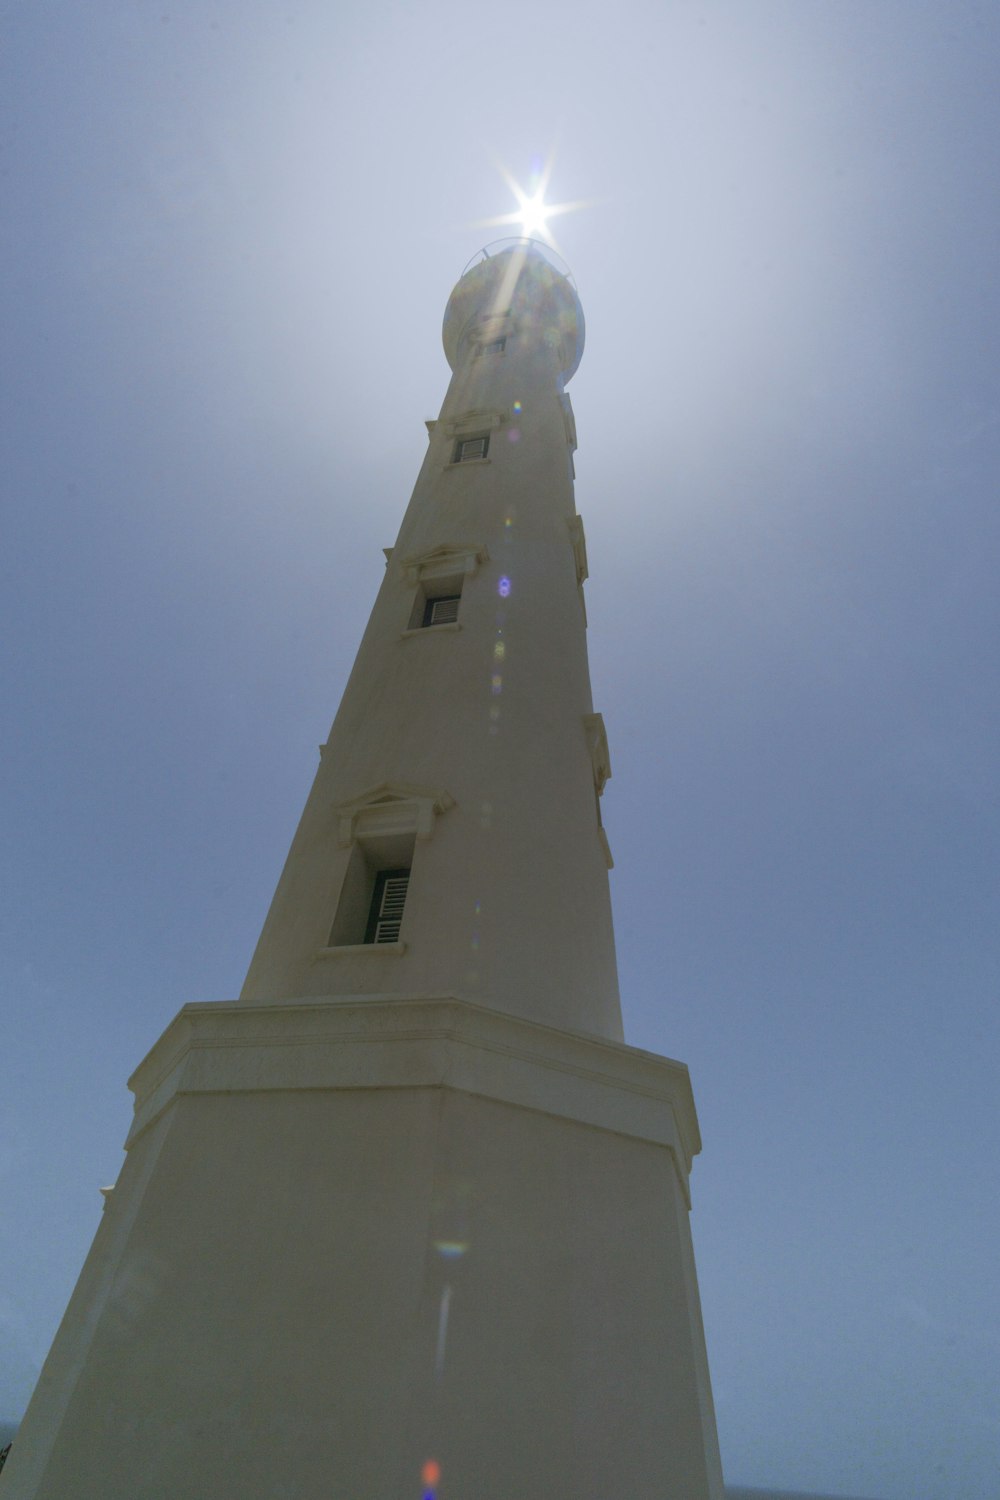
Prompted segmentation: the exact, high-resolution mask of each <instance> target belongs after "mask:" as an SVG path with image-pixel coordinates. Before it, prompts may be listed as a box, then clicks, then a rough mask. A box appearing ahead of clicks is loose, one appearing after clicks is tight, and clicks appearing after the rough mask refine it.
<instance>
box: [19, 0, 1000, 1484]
mask: <svg viewBox="0 0 1000 1500" xmlns="http://www.w3.org/2000/svg"><path fill="white" fill-rule="evenodd" d="M4 30H5V33H6V39H5V47H4V54H5V61H4V62H3V65H2V66H3V69H4V76H3V80H2V88H0V97H2V99H3V101H4V102H3V105H2V112H3V113H2V127H3V128H2V139H0V171H2V174H3V192H2V204H3V207H2V209H0V213H2V219H3V223H2V235H3V259H4V264H5V273H4V277H3V281H2V286H0V295H2V297H3V301H4V307H3V329H4V336H3V341H2V343H3V347H2V351H0V359H2V378H3V382H4V392H3V415H2V418H0V420H2V423H3V433H2V436H3V452H4V464H3V471H4V472H3V494H2V506H3V530H2V541H3V545H2V553H0V567H2V570H3V589H2V597H0V611H2V614H3V620H2V624H3V640H4V643H5V651H4V654H3V663H2V672H3V683H2V703H3V715H2V723H0V733H2V741H3V743H2V753H3V762H4V766H5V775H4V778H3V787H2V796H3V823H4V830H5V837H4V840H3V848H2V853H0V859H2V864H0V870H2V878H3V883H4V900H3V902H2V905H0V912H2V917H0V921H2V927H3V944H2V956H0V983H2V996H3V1001H2V1003H3V1027H4V1030H3V1037H4V1061H5V1067H4V1074H5V1077H4V1089H3V1093H2V1098H0V1125H2V1134H0V1191H2V1194H3V1204H4V1213H3V1216H2V1219H0V1417H2V1416H4V1415H7V1414H9V1415H10V1416H11V1417H12V1418H16V1417H17V1416H18V1415H19V1413H20V1410H21V1409H22V1408H23V1405H24V1402H25V1401H26V1399H27V1395H28V1393H29V1391H30V1387H31V1384H32V1382H33V1379H34V1376H35V1374H36V1373H37V1368H38V1364H39V1362H40V1360H41V1359H42V1358H43V1357H44V1353H45V1351H46V1349H47V1347H48V1344H49V1341H50V1339H51V1336H52V1334H53V1332H54V1329H55V1327H56V1324H57V1322H58V1319H59V1317H60V1316H61V1313H62V1310H63V1307H64V1306H65V1302H66V1299H67V1297H68V1294H69V1291H70V1289H71V1287H72V1284H73V1282H74V1280H75V1277H76V1274H77V1272H78V1270H79V1267H80V1264H81V1263H82V1259H83V1256H84V1254H85V1252H86V1248H87V1246H88V1244H89V1242H90V1239H91V1236H92V1234H93V1231H94V1228H95V1226H96V1222H97V1219H98V1215H99V1211H100V1199H99V1196H98V1193H97V1188H98V1187H99V1186H100V1185H101V1184H103V1183H107V1182H110V1181H112V1180H113V1179H114V1177H115V1175H116V1173H117V1170H118V1165H119V1162H120V1159H121V1158H120V1147H121V1142H122V1140H123V1138H124V1135H125V1133H126V1130H127V1126H128V1119H129V1098H128V1095H127V1093H126V1090H125V1079H126V1077H127V1076H128V1074H129V1073H130V1072H131V1071H132V1069H133V1067H134V1066H135V1064H136V1063H137V1062H138V1060H139V1059H140V1058H141V1057H142V1055H143V1054H144V1052H145V1051H146V1050H147V1049H148V1047H149V1046H150V1045H151V1044H152V1042H153V1041H154V1040H155V1038H156V1036H157V1035H158V1034H159V1032H160V1031H161V1030H162V1029H163V1027H164V1026H165V1025H166V1023H167V1021H168V1020H169V1019H170V1017H171V1016H172V1015H173V1014H174V1013H175V1012H176V1010H177V1009H178V1008H179V1007H180V1006H181V1005H182V1004H183V1003H185V1002H186V1001H188V1000H208V999H225V998H229V997H232V996H234V995H235V994H236V992H237V991H238V989H239V986H240V984H241V982H242V978H243V974H244V972H245V969H246V965H247V963H248V962H249V958H250V954H251V952H252V949H253V945H254V942H255V940H256V937H257V934H258V931H259V927H260V923H261V921H262V920H263V916H264V913H265V911H266V908H267V905H268V903H269V900H270V896H271V894H272V891H273V888H274V884H275V882H276V880H277V877H278V873H279V871H280V868H281V864H282V861H283V859H284V855H285V852H286V850H287V846H288V842H289V840H290V838H291V834H292V831H293V829H294V826H295V823H296V821H297V818H298V815H299V812H300V810H301V806H302V803H303V801H304V798H305V795H306V792H307V790H308V786H309V783H310V781H311V778H312V774H313V771H314V767H315V761H316V745H317V744H318V743H319V741H320V740H322V739H324V738H325V736H326V733H327V730H328V727H329V722H330V720H331V718H332V716H333V714H334V712H335V709H336V706H337V702H338V699H339V695H340V692H341V689H342V687H343V683H344V680H345V677H346V674H347V672H348V670H349V668H350V665H351V662H352V660H353V655H354V651H355V649H356V646H357V643H358V641H359V639H360V635H361V632H362V629H363V626H364V623H365V620H366V618H367V614H368V610H369V608H370V605H371V602H372V600H373V598H374V593H375V589H376V587H377V585H378V581H379V576H380V573H381V570H382V563H383V559H382V553H381V548H382V547H383V546H388V545H391V543H392V541H393V538H394V536H395V532H396V528H397V526H398V523H399V520H400V518H401V516H402V513H403V510H404V508H405V505H406V501H407V499H408V496H409V491H410V488H411V486H412V483H413V481H414V479H415V477H416V472H417V468H418V466H419V463H420V460H421V457H422V452H423V447H424V443H425V433H424V428H423V420H424V418H426V417H430V416H434V415H435V414H436V411H437V408H438V406H439V404H440V401H441V398H442V396H443V393H444V389H445V385H446V382H447V375H448V371H447V366H446V363H445V360H444V356H443V353H442V351H441V346H440V320H441V315H442V313H443V310H444V305H445V301H446V299H447V296H448V293H449V291H450V288H451V286H452V284H453V282H454V281H455V280H456V278H457V276H458V274H459V272H460V271H461V270H462V268H463V266H464V265H465V263H466V261H467V260H468V259H469V257H470V256H471V255H472V254H473V253H474V251H475V250H476V249H477V248H478V247H479V245H481V244H482V243H483V242H484V240H485V239H487V238H491V237H492V235H491V233H490V231H483V230H480V229H477V228H475V227H473V226H474V225H475V223H476V222H477V221H480V220H483V219H485V218H487V217H489V216H490V215H494V214H499V213H503V212H505V211H507V210H508V209H509V208H510V207H512V206H513V205H512V203H511V201H510V195H509V193H508V190H507V188H506V186H505V185H504V181H503V179H502V176H501V173H500V171H499V166H504V167H506V168H507V169H508V170H509V171H511V172H512V173H513V174H514V176H515V177H519V178H520V179H521V180H522V181H523V180H526V179H527V177H528V174H529V172H530V170H531V166H532V163H533V161H534V160H535V159H536V158H539V157H541V158H550V157H551V159H552V178H551V192H552V196H553V197H554V198H556V199H557V200H577V199H585V200H589V201H591V203H592V206H590V207H589V208H587V209H585V210H581V211H580V212H578V213H576V214H574V215H567V216H565V217H563V218H561V219H559V220H557V221H554V224H553V228H554V230H555V232H556V234H557V238H558V241H559V245H560V248H561V249H562V251H563V253H564V254H565V256H566V258H567V259H568V260H569V262H570V264H571V266H572V268H573V270H574V273H575V276H576V280H577V283H578V285H579V289H580V294H581V298H582V301H583V305H584V308H585V312H586V316H587V348H586V352H585V354H584V358H583V363H582V365H581V368H580V371H579V373H578V375H577V376H576V378H575V380H574V382H573V386H572V395H573V402H574V407H575V410H576V416H577V426H578V431H579V439H580V451H579V453H578V455H577V476H578V482H577V503H578V507H579V509H580V512H581V514H582V515H583V516H584V519H585V522H586V527H587V540H588V551H589V556H590V568H591V579H590V582H589V584H588V586H587V587H588V614H589V619H590V649H591V663H592V674H593V680H594V696H595V706H596V707H597V708H598V709H600V710H601V711H602V712H603V714H604V717H605V720H606V723H607V726H608V733H609V739H610V745H611V754H612V764H613V768H614V777H613V780H612V781H611V783H610V785H609V787H608V790H607V793H606V795H605V798H604V816H605V823H606V826H607V829H608V834H609V838H610V841H611V846H612V849H613V851H614V854H615V859H616V868H615V871H614V874H613V877H612V881H613V887H612V890H613V899H614V904H615V918H616V932H617V939H618V948H619V967H620V973H621V983H622V995H623V1005H624V1012H625V1023H626V1035H627V1037H628V1039H629V1040H630V1041H631V1042H633V1043H635V1044H637V1045H640V1046H644V1047H648V1048H651V1049H652V1050H655V1051H658V1052H663V1053H666V1054H668V1055H671V1056H674V1057H680V1058H683V1059H684V1060H685V1061H686V1062H687V1063H688V1064H689V1066H690V1067H691V1070H692V1076H693V1080H694V1085H695V1092H696V1098H697V1101H698V1107H699V1114H700V1118H701V1126H702V1134H703V1137H704V1143H705V1149H704V1153H703V1156H702V1157H701V1158H700V1159H699V1161H698V1162H697V1163H696V1166H695V1173H694V1180H693V1187H694V1216H693V1227H694V1234H695V1244H696V1251H697V1257H698V1266H699V1275H700V1280H701V1289H702V1298H703V1303H704V1311H705V1319H706V1327H707V1334H708V1342H709V1355H710V1361H711V1367H712V1374H713V1382H714V1387H715V1394H716V1401H717V1408H718V1418H719V1430H720V1438H721V1442H722V1448H723V1459H724V1463H725V1467H726V1473H727V1477H728V1478H729V1479H730V1481H732V1482H733V1483H744V1484H768V1483H769V1484H773V1485H777V1486H780V1487H783V1488H787V1489H814V1490H822V1491H824V1492H828V1493H838V1492H839V1493H843V1494H856V1495H858V1494H860V1495H870V1496H875V1497H879V1500H987V1497H992V1496H993V1495H994V1494H995V1482H996V1480H995V1476H996V1474H997V1472H1000V1409H998V1405H997V1397H996V1381H995V1372H996V1369H997V1366H998V1345H1000V1274H998V1271H997V1256H996V1250H995V1247H996V1244H997V1242H998V1240H1000V1210H998V1206H997V1205H998V1195H997V1161H998V1159H1000V1139H998V1135H1000V1131H998V1124H997V1111H996V1103H995V1095H996V1081H997V1063H998V1040H1000V1035H998V1033H1000V1023H998V1019H997V1005H996V997H997V989H998V969H1000V942H998V923H997V918H996V910H997V884H998V863H997V829H998V812H997V800H996V779H997V778H996V763H997V751H998V739H1000V707H998V686H1000V684H998V675H1000V674H998V650H997V641H998V636H1000V631H998V623H1000V622H998V595H997V584H996V576H997V544H998V539H1000V516H998V510H997V503H996V497H997V477H998V468H1000V464H998V459H1000V394H998V389H997V386H998V379H997V362H996V349H997V331H998V330H997V324H998V315H1000V291H998V284H997V275H996V267H997V263H998V253H1000V243H998V241H1000V234H998V228H1000V211H998V204H997V194H996V182H997V180H998V176H1000V163H998V160H997V158H998V154H1000V96H998V93H997V89H996V82H995V80H996V76H997V68H998V63H1000V11H997V9H996V8H995V7H994V6H990V5H979V4H964V3H957V0H956V3H948V4H944V3H939V4H927V3H922V0H907V3H905V4H902V3H895V0H866V3H864V4H858V3H852V0H841V3H837V4H832V3H806V0H800V3H794V4H793V3H763V0H761V3H756V0H744V3H742V4H723V3H717V4H705V5H697V4H694V3H690V4H679V5H670V4H663V3H660V4H649V5H645V4H639V3H634V0H626V3H624V4H622V5H619V6H616V7H613V8H608V7H607V6H597V5H593V4H586V3H578V4H575V5H573V6H570V5H568V4H567V5H563V4H537V5H526V4H518V3H514V4H512V5H508V6H507V7H505V8H504V9H503V11H502V12H492V13H490V14H486V13H476V12H474V11H470V10H469V8H468V7H466V6H459V5H457V4H449V3H438V0H430V3H429V4H427V5H424V6H421V7H415V6H410V5H407V4H402V3H400V4H395V5H379V4H371V5H368V6H365V7H361V6H353V5H346V4H345V5H341V6H336V7H334V6H329V5H325V4H321V3H318V0H311V3H301V4H298V3H294V0H288V3H287V4H285V5H283V6H276V5H270V4H269V5H264V4H260V3H258V0H243V3H241V4H239V5H237V4H235V3H233V0H220V3H218V4H214V3H206V0H202V3H199V4H197V5H196V4H190V3H181V4H172V3H169V0H160V3H158V4H155V5H154V4H147V3H145V0H132V3H129V4H118V3H114V4H113V3H110V0H100V3H97V4H95V5H92V6H87V7H78V6H72V5H68V4H65V3H63V4H59V3H47V0H33V3H31V4H24V3H21V4H17V3H12V4H9V5H8V6H7V7H6V16H5V22H4Z"/></svg>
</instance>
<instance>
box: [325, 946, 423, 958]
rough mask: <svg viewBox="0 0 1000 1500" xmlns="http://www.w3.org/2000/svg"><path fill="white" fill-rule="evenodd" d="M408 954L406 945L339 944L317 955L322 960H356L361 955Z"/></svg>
mask: <svg viewBox="0 0 1000 1500" xmlns="http://www.w3.org/2000/svg"><path fill="white" fill-rule="evenodd" d="M405 952H406V944H405V943H338V945H337V946H336V947H335V948H321V949H320V950H319V952H318V953H317V955H316V960H317V962H318V961H319V959H321V958H356V957H357V956H358V955H359V954H366V955H372V954H375V953H388V954H395V955H399V954H400V953H405Z"/></svg>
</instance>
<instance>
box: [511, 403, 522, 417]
mask: <svg viewBox="0 0 1000 1500" xmlns="http://www.w3.org/2000/svg"><path fill="white" fill-rule="evenodd" d="M512 410H513V412H514V415H515V417H519V416H520V415H521V403H520V401H515V402H514V405H513V408H512Z"/></svg>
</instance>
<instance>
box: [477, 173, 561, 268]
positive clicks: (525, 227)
mask: <svg viewBox="0 0 1000 1500" xmlns="http://www.w3.org/2000/svg"><path fill="white" fill-rule="evenodd" d="M551 170H552V163H551V161H549V162H547V163H546V164H545V166H544V167H541V166H538V167H535V168H534V170H533V171H532V173H531V176H530V178H529V185H528V189H527V191H526V190H525V189H524V188H523V187H522V186H521V184H520V183H519V182H517V181H516V179H515V178H514V177H513V176H512V175H511V174H510V172H508V171H507V168H506V167H504V166H500V175H501V177H502V178H503V180H504V182H506V184H507V186H508V187H509V188H510V190H511V192H512V193H513V195H514V199H515V201H516V203H517V207H516V208H515V209H512V210H511V212H510V213H507V214H497V215H496V217H495V218H492V219H479V220H478V221H477V222H476V223H475V224H474V225H473V226H472V227H473V228H474V229H493V228H497V227H499V226H501V225H505V224H511V225H517V226H518V227H519V230H520V235H521V237H523V238H524V239H528V240H542V241H543V242H544V243H545V244H546V245H551V246H552V248H553V250H557V251H558V250H559V246H558V245H557V244H556V242H555V238H554V237H553V234H552V231H551V229H550V228H549V222H548V221H549V219H551V218H554V217H555V216H556V215H557V214H568V213H571V212H573V210H575V209H578V208H587V207H588V206H589V204H588V203H587V202H585V201H582V200H581V201H580V202H577V203H548V202H547V201H546V197H545V195H546V192H547V190H548V185H549V176H550V174H551Z"/></svg>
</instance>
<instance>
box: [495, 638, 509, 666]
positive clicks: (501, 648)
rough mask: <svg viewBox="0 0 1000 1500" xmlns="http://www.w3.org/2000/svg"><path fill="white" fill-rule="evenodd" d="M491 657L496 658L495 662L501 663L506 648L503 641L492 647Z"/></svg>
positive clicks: (505, 653)
mask: <svg viewBox="0 0 1000 1500" xmlns="http://www.w3.org/2000/svg"><path fill="white" fill-rule="evenodd" d="M493 655H494V656H495V657H496V659H497V661H503V659H504V657H505V656H506V655H507V647H506V646H505V645H504V643H503V641H497V643H496V645H495V646H494V647H493Z"/></svg>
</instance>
